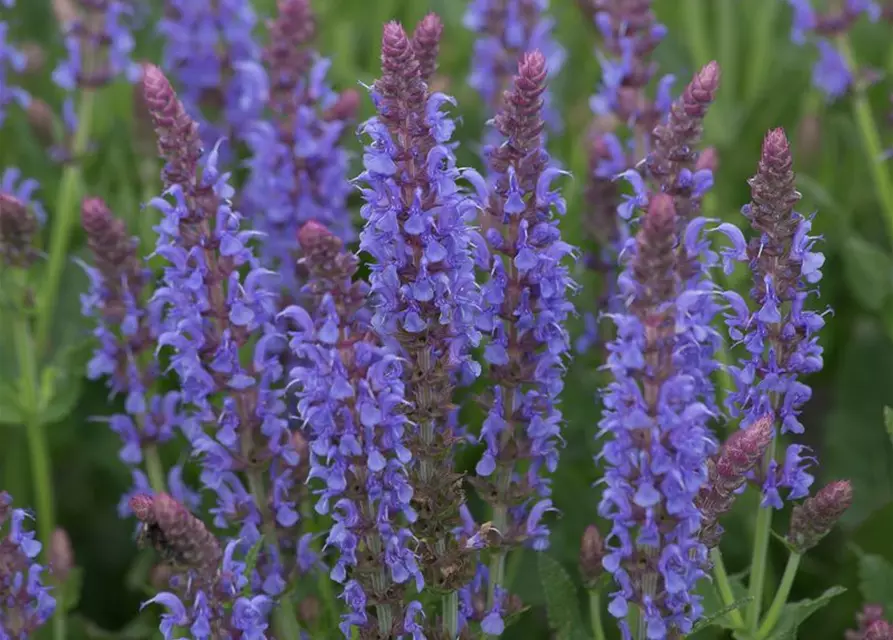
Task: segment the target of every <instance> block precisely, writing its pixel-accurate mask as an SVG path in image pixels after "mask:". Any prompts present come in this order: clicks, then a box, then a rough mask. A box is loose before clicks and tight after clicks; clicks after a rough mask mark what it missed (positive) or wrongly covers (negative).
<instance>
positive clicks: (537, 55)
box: [465, 51, 576, 588]
mask: <svg viewBox="0 0 893 640" xmlns="http://www.w3.org/2000/svg"><path fill="white" fill-rule="evenodd" d="M546 75H547V74H546V58H545V56H544V55H543V54H542V53H541V52H539V51H533V52H530V53H527V54H524V55H523V56H522V57H521V59H520V61H519V62H518V71H517V75H516V76H515V77H514V79H513V82H512V87H511V89H510V90H509V91H506V94H505V99H504V103H503V106H502V108H501V109H500V111H499V113H498V114H497V115H496V118H495V120H494V126H495V129H496V132H497V134H498V136H494V139H496V138H497V137H498V139H499V143H498V144H497V146H495V147H494V148H493V150H492V152H491V153H490V156H489V167H488V169H489V171H488V174H487V175H488V180H485V179H484V178H483V177H481V176H480V175H479V174H477V173H476V172H473V171H466V173H465V177H466V178H467V179H468V180H469V181H470V182H472V184H474V185H475V186H476V187H477V201H478V206H479V207H480V208H481V209H482V211H483V212H484V216H486V218H487V220H486V221H485V222H484V226H485V228H487V231H486V233H485V235H486V238H480V239H479V240H477V242H476V245H477V246H478V247H479V249H478V251H479V255H478V262H479V266H480V267H481V268H482V269H484V270H485V271H486V272H487V273H488V274H489V279H488V281H487V282H486V284H485V285H484V286H483V289H482V296H481V298H482V300H481V313H480V314H479V315H478V319H477V326H478V328H479V329H480V330H481V331H482V333H484V334H485V335H487V336H488V337H489V342H488V344H487V346H486V348H485V350H484V360H485V362H486V363H487V365H488V368H489V378H490V380H491V381H492V382H493V383H494V386H493V388H492V393H491V394H490V397H488V398H487V404H488V405H489V407H488V415H487V418H486V419H485V421H484V424H483V427H482V429H481V435H480V440H481V442H482V443H484V444H485V445H486V448H485V450H484V453H483V457H482V458H481V460H480V461H479V462H478V464H477V467H476V472H477V476H478V477H477V478H476V480H475V484H476V485H477V486H478V488H479V492H480V493H481V495H483V496H486V498H485V499H486V501H487V502H489V503H490V507H491V509H492V512H493V526H494V527H495V528H496V530H497V531H498V532H499V540H500V541H499V543H498V548H497V549H495V550H494V551H495V552H496V553H498V554H500V555H499V556H497V559H500V558H503V557H504V556H503V555H501V554H504V553H505V552H506V551H507V550H508V549H511V548H512V547H518V546H521V545H523V544H530V545H531V546H533V548H535V549H537V550H543V549H545V548H546V547H548V528H547V527H546V526H545V525H544V524H543V523H542V518H543V516H544V515H545V513H546V512H547V511H549V510H551V509H552V502H551V500H550V499H549V496H550V494H551V488H550V481H549V476H550V474H551V473H552V472H554V470H555V469H556V468H557V465H558V444H559V443H560V441H561V427H562V423H563V418H562V415H561V411H560V410H559V409H558V394H559V393H560V391H561V389H562V387H563V377H564V368H565V360H566V358H567V355H568V348H569V338H568V335H567V331H566V329H565V326H566V322H567V319H568V318H569V317H570V316H571V315H572V314H573V312H574V308H573V305H572V303H571V302H570V301H569V299H568V298H569V296H570V294H572V293H573V292H574V290H575V288H576V284H575V283H574V282H573V280H572V279H571V277H570V274H569V271H568V265H567V264H566V262H568V260H569V258H571V257H572V256H573V254H574V249H573V248H572V247H571V246H570V245H569V244H568V243H566V242H564V241H563V240H562V238H561V231H560V229H559V226H558V217H559V216H560V215H562V214H563V213H564V210H565V209H564V207H565V203H564V200H563V198H562V197H561V194H560V193H559V192H558V191H557V190H555V189H553V188H552V181H553V180H554V179H555V178H557V177H559V176H560V175H561V173H562V172H561V171H560V170H558V169H556V168H554V167H552V166H550V164H551V163H550V158H549V155H548V153H547V152H546V151H545V148H544V147H543V139H542V131H543V119H542V109H543V94H544V92H545V88H546ZM521 469H526V473H524V474H523V475H522V474H521V473H520V470H521ZM494 568H495V567H494ZM489 578H490V580H493V581H497V582H498V581H499V580H500V579H501V578H502V576H501V575H494V573H493V569H491V575H490V576H489ZM493 586H494V587H496V586H498V587H500V588H504V586H505V585H502V584H495V583H494V584H493Z"/></svg>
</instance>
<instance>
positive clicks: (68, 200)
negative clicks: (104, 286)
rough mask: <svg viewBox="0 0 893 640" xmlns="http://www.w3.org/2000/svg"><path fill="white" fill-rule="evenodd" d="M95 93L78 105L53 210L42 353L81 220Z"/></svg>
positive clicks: (42, 304) (41, 328) (40, 315)
mask: <svg viewBox="0 0 893 640" xmlns="http://www.w3.org/2000/svg"><path fill="white" fill-rule="evenodd" d="M95 98H96V96H95V93H94V92H93V91H92V90H89V89H88V90H85V91H84V92H83V93H81V98H80V104H79V105H78V128H77V131H76V132H75V139H74V145H73V150H72V151H73V156H74V157H73V159H72V163H71V164H70V165H68V166H67V167H66V168H65V171H63V172H62V178H61V180H60V186H59V196H58V198H57V200H56V210H55V211H54V212H53V217H52V218H53V231H52V235H51V237H50V250H49V258H48V262H47V268H46V271H45V273H44V278H43V284H42V287H41V294H42V295H41V299H40V306H39V308H38V312H39V313H38V317H37V349H38V354H39V355H42V354H43V352H44V349H45V348H46V346H47V344H46V343H47V339H48V338H49V334H50V329H51V328H52V326H53V320H54V309H53V306H54V305H55V303H56V298H57V296H58V294H59V283H60V280H61V279H62V272H63V271H64V269H65V264H66V262H67V259H68V244H69V241H70V240H71V231H72V226H73V225H74V223H75V221H76V220H77V211H78V207H79V206H80V198H79V196H80V193H79V191H80V189H79V187H80V183H81V167H80V165H79V162H80V160H81V159H82V157H83V155H84V153H85V152H86V150H87V144H88V143H89V141H90V123H91V121H92V119H93V106H94V103H95Z"/></svg>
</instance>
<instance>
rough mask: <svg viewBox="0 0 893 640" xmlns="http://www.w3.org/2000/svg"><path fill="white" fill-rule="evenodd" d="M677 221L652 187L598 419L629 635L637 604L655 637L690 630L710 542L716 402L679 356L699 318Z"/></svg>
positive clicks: (616, 607)
mask: <svg viewBox="0 0 893 640" xmlns="http://www.w3.org/2000/svg"><path fill="white" fill-rule="evenodd" d="M678 228H679V225H678V220H677V215H676V211H675V208H674V206H673V198H672V197H671V196H670V195H669V194H663V193H658V194H654V195H652V196H651V198H650V202H649V205H648V210H647V213H646V214H645V216H644V219H643V220H642V223H641V229H640V230H639V232H638V234H637V235H636V238H635V243H634V244H633V245H631V247H630V249H629V252H630V253H631V258H630V263H629V264H628V266H627V269H626V271H625V272H624V273H623V275H622V276H621V279H620V284H621V290H622V291H623V292H624V295H625V297H624V310H623V311H618V312H617V313H615V314H612V317H613V319H614V323H615V325H616V327H617V337H616V338H615V339H614V340H613V341H612V342H610V343H609V345H608V351H609V356H608V363H607V368H608V370H609V371H610V372H611V373H612V376H613V382H611V384H610V385H609V386H608V388H607V390H606V392H605V394H604V404H605V413H604V416H603V418H602V420H601V422H600V424H599V429H600V435H607V436H610V439H609V440H608V441H607V442H606V443H605V445H604V448H603V449H602V453H601V455H600V457H602V458H604V461H605V463H606V464H607V470H606V472H605V483H606V488H605V490H604V492H603V494H602V500H601V503H600V505H599V515H601V516H602V517H604V518H607V519H609V520H611V522H612V526H611V530H610V533H609V534H608V535H607V537H606V538H605V552H606V555H605V557H604V560H603V565H604V567H605V570H606V571H608V572H609V573H610V574H612V575H613V577H614V581H615V584H616V586H617V591H615V592H614V593H613V594H612V600H611V602H610V605H609V611H610V612H611V614H612V615H614V616H615V617H617V618H618V619H619V624H620V626H621V629H622V630H623V632H624V637H629V629H628V627H627V623H626V620H625V616H626V612H627V611H628V609H629V607H632V606H635V607H638V608H639V609H640V610H641V612H642V614H643V618H644V622H645V624H646V625H648V629H649V635H648V637H649V638H662V637H664V635H662V634H666V633H667V632H668V631H669V630H671V629H674V630H675V632H677V633H681V634H686V633H688V632H689V631H691V628H692V625H693V624H694V622H695V621H696V620H697V619H698V618H699V617H700V615H701V613H702V609H701V604H700V598H699V597H698V596H697V595H695V593H694V589H695V585H696V583H697V581H698V580H699V579H700V578H701V577H702V576H703V575H704V571H703V568H704V562H705V560H706V553H707V549H706V547H705V546H704V544H703V543H702V542H701V541H700V540H699V539H698V531H699V529H700V527H701V517H702V516H701V512H700V511H699V510H698V508H697V507H696V505H695V499H696V497H697V495H698V492H699V491H700V489H701V487H702V485H703V484H704V482H705V481H706V480H707V460H708V457H709V456H710V455H712V454H713V453H714V452H715V451H716V443H715V441H714V439H713V437H712V435H711V433H710V431H709V429H708V428H707V421H708V419H709V418H710V417H711V412H710V411H709V410H708V408H707V407H706V406H705V405H704V403H703V402H702V401H701V399H700V397H699V393H698V389H697V388H696V386H695V385H693V384H692V375H691V369H690V368H689V365H688V363H686V362H680V361H679V359H678V358H677V357H676V354H678V353H679V352H680V350H681V349H682V348H683V347H684V346H685V345H686V344H687V342H688V338H687V335H688V334H689V333H690V332H691V331H693V329H694V327H693V326H692V325H693V324H694V322H695V321H696V319H692V318H688V317H686V314H685V311H684V310H683V308H682V305H681V304H680V301H681V300H683V298H684V295H685V290H684V287H683V284H682V283H681V282H680V278H679V274H678V273H677V272H676V264H677V261H676V254H677V251H678V246H679V240H678V237H679V236H678ZM679 325H682V326H683V327H686V329H685V330H684V331H682V332H681V333H680V332H679V331H677V326H679ZM702 329H703V327H702Z"/></svg>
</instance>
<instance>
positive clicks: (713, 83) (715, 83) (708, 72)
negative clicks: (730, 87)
mask: <svg viewBox="0 0 893 640" xmlns="http://www.w3.org/2000/svg"><path fill="white" fill-rule="evenodd" d="M721 75H722V73H721V71H720V68H719V63H718V62H717V61H716V60H711V61H710V62H708V63H707V64H705V65H704V66H703V68H702V69H701V70H700V71H699V72H698V76H697V80H698V83H699V84H700V85H701V87H703V89H704V90H705V91H716V89H717V87H719V79H720V76H721Z"/></svg>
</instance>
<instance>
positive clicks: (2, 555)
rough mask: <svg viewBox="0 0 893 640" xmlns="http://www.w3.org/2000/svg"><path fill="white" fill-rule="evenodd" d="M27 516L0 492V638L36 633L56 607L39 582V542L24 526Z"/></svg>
mask: <svg viewBox="0 0 893 640" xmlns="http://www.w3.org/2000/svg"><path fill="white" fill-rule="evenodd" d="M30 517H31V516H30V515H29V514H28V513H27V512H26V511H25V510H24V509H13V508H12V497H11V496H10V495H9V494H8V493H6V492H5V491H0V532H2V531H3V529H6V535H5V536H3V537H0V602H2V603H3V604H2V606H0V637H4V638H28V637H31V636H33V635H35V634H37V632H38V629H39V628H40V627H41V626H43V625H44V624H45V623H46V622H47V620H49V619H50V616H52V615H53V612H54V611H55V609H56V600H55V598H53V596H51V595H50V592H49V589H48V588H47V586H46V585H45V584H44V583H43V579H42V575H41V574H43V573H44V571H45V568H44V567H43V566H41V564H40V563H38V561H37V556H38V554H39V553H40V550H41V543H40V542H38V541H37V540H35V539H34V532H33V531H28V530H26V529H25V522H26V521H27V520H28V519H29V518H30Z"/></svg>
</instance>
